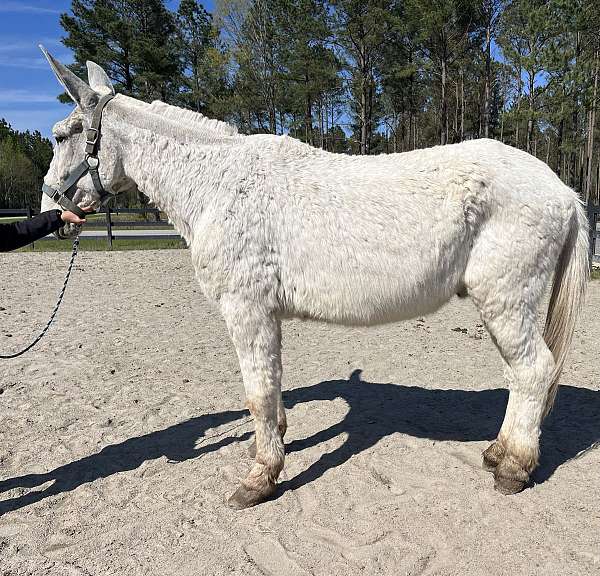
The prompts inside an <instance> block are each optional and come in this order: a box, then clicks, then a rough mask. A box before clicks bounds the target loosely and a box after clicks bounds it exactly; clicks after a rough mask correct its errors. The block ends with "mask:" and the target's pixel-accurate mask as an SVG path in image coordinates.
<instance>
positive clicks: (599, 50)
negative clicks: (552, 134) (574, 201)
mask: <svg viewBox="0 0 600 576" xmlns="http://www.w3.org/2000/svg"><path fill="white" fill-rule="evenodd" d="M599 56H600V41H599V43H598V46H597V47H596V52H595V54H594V92H593V94H594V95H593V98H592V107H591V109H590V112H589V118H588V141H587V154H586V156H587V163H586V175H585V199H586V200H588V199H589V197H590V193H591V189H592V160H593V157H594V131H595V129H596V98H597V97H598V63H599V62H598V60H599Z"/></svg>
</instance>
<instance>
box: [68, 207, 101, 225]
mask: <svg viewBox="0 0 600 576" xmlns="http://www.w3.org/2000/svg"><path fill="white" fill-rule="evenodd" d="M82 210H83V211H84V212H92V210H93V209H92V208H82ZM60 219H61V220H62V221H63V222H64V223H65V224H85V218H80V217H79V216H77V214H75V213H73V212H69V210H65V211H64V212H63V213H62V214H61V215H60Z"/></svg>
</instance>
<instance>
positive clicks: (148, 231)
mask: <svg viewBox="0 0 600 576" xmlns="http://www.w3.org/2000/svg"><path fill="white" fill-rule="evenodd" d="M99 214H104V223H105V226H106V242H107V246H108V248H109V249H110V248H112V245H113V241H114V240H115V238H119V237H120V238H127V239H130V240H156V239H164V238H174V239H181V236H179V234H178V233H177V232H176V231H175V229H174V228H173V226H172V225H171V224H170V223H169V222H168V221H167V220H165V219H164V218H163V214H162V213H161V211H160V210H158V209H157V208H116V209H115V208H103V209H102V210H100V211H99ZM121 214H131V215H135V214H143V215H144V216H146V218H145V219H144V220H139V219H138V220H121V219H120V218H119V219H114V218H113V216H115V215H121ZM34 215H35V212H34V211H33V210H32V209H31V208H22V209H0V218H2V217H12V218H14V217H22V216H25V217H26V218H28V219H29V218H32V217H33V216H34ZM148 216H150V218H148ZM90 224H92V225H95V226H97V225H99V224H102V222H101V221H100V220H94V221H93V222H90ZM119 228H128V229H131V228H133V229H139V230H140V232H139V233H138V234H136V233H135V231H133V232H132V231H130V230H128V231H127V232H126V233H124V234H119V231H118V229H119ZM115 229H116V230H115ZM88 230H89V228H88ZM153 230H155V231H156V233H155V234H153V233H152V231H153ZM158 230H161V231H162V232H163V233H161V234H159V233H158ZM98 235H99V236H104V234H98ZM89 236H90V233H89V232H87V231H86V230H85V229H84V237H89ZM47 238H48V239H50V237H47ZM45 239H46V238H44V239H43V240H45Z"/></svg>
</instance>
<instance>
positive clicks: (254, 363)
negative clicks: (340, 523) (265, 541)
mask: <svg viewBox="0 0 600 576" xmlns="http://www.w3.org/2000/svg"><path fill="white" fill-rule="evenodd" d="M221 310H222V313H223V316H224V318H225V322H226V323H227V328H228V329H229V334H230V336H231V339H232V341H233V344H234V346H235V349H236V351H237V355H238V359H239V362H240V370H241V371H242V377H243V379H244V388H245V390H246V405H247V407H248V409H249V410H250V413H251V414H252V416H253V417H254V425H255V430H256V456H255V462H254V465H253V466H252V469H251V470H250V473H249V474H248V476H247V477H246V478H245V479H244V480H243V481H242V483H241V485H240V486H239V488H238V489H237V490H236V491H235V492H234V493H233V495H232V496H231V497H230V498H229V500H228V503H229V505H230V506H231V507H232V508H236V509H242V508H249V507H250V506H254V505H256V504H259V503H261V502H263V501H265V500H266V499H267V498H269V496H271V495H272V494H273V493H274V492H275V487H276V482H277V477H278V476H279V473H280V472H281V470H282V469H283V462H284V447H283V440H282V436H281V432H280V430H279V427H278V422H277V420H278V419H277V413H278V404H279V402H280V398H281V324H280V322H279V319H278V318H276V316H275V315H274V314H273V313H272V312H270V311H267V310H264V308H262V307H261V305H260V304H259V303H256V302H251V301H248V300H247V299H244V298H240V297H238V296H232V295H227V296H224V297H222V299H221Z"/></svg>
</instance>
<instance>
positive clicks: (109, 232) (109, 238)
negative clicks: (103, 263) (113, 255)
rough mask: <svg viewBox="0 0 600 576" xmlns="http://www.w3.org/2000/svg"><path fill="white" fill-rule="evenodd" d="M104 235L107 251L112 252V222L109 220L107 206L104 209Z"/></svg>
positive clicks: (108, 208)
mask: <svg viewBox="0 0 600 576" xmlns="http://www.w3.org/2000/svg"><path fill="white" fill-rule="evenodd" d="M106 234H107V237H106V239H107V241H108V249H109V250H112V243H113V235H112V222H111V219H110V207H109V206H107V207H106Z"/></svg>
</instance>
